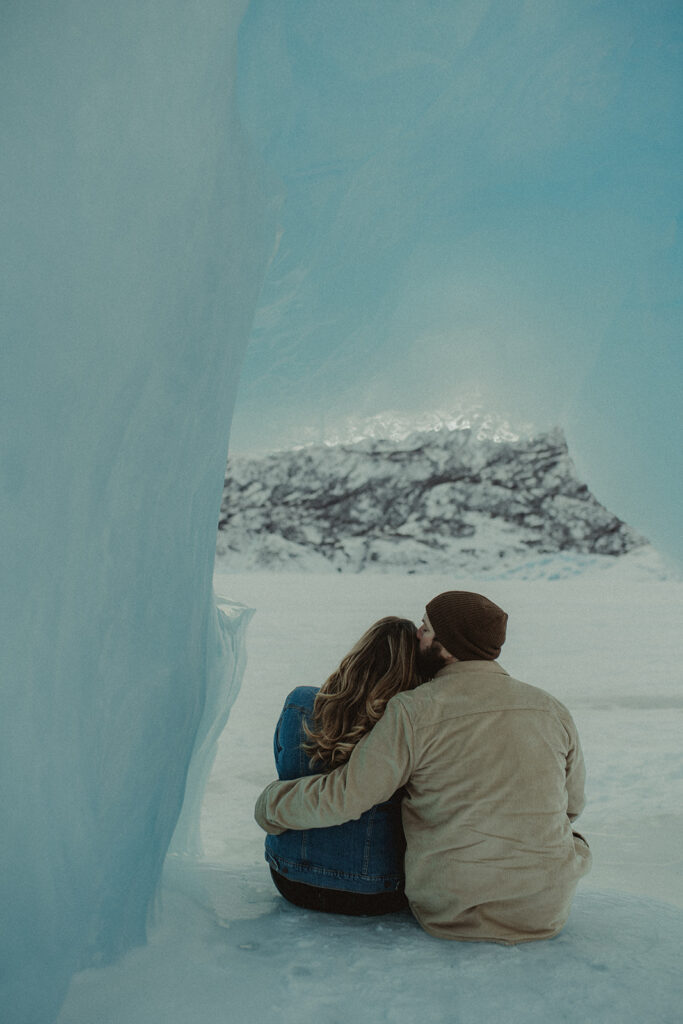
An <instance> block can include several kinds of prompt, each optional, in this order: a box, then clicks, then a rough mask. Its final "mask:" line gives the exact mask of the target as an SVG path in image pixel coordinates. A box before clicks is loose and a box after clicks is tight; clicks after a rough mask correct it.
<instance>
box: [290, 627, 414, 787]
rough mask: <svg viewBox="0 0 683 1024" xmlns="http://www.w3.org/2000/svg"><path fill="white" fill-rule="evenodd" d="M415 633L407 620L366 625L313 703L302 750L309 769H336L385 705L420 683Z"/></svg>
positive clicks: (346, 759) (346, 758)
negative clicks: (308, 763)
mask: <svg viewBox="0 0 683 1024" xmlns="http://www.w3.org/2000/svg"><path fill="white" fill-rule="evenodd" d="M417 647H418V644H417V629H416V627H415V624H414V623H413V622H410V621H409V620H408V619H399V618H397V617H396V616H395V615H388V616H387V617H386V618H384V619H380V620H379V621H378V622H375V623H374V625H372V626H370V629H368V630H367V631H366V632H365V633H363V636H362V637H361V638H360V640H359V641H358V642H357V643H356V644H354V646H353V647H352V648H351V650H350V651H349V653H348V654H347V655H346V657H344V658H343V659H342V661H341V664H340V665H339V668H337V669H336V670H335V671H334V672H333V673H332V675H331V676H330V677H329V678H328V679H327V680H326V681H325V682H324V683H323V685H322V686H321V687H320V690H319V691H318V694H317V695H316V698H315V702H314V704H313V720H312V727H309V726H308V725H306V724H304V730H305V732H306V735H307V736H308V742H307V743H304V744H303V749H304V750H305V751H306V753H307V754H309V755H310V764H311V767H312V768H313V767H315V765H316V764H318V763H321V764H322V765H323V766H324V768H330V769H332V768H337V767H338V766H339V765H341V764H344V763H345V762H346V761H348V759H349V757H350V756H351V751H352V750H353V748H354V747H355V745H356V743H358V740H359V739H361V737H363V736H365V734H366V733H367V732H370V730H371V729H372V727H373V725H375V723H376V722H378V721H379V720H380V718H381V717H382V715H383V714H384V709H385V708H386V706H387V703H388V701H389V700H390V698H391V697H393V696H394V694H396V693H400V692H401V691H402V690H410V689H412V688H413V687H414V686H416V685H417V683H418V678H417V670H416V656H417Z"/></svg>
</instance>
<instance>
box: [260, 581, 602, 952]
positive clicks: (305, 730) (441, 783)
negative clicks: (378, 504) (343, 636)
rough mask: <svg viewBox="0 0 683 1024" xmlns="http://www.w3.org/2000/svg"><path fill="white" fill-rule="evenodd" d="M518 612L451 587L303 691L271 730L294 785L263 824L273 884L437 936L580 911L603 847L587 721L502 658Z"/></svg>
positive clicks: (540, 932)
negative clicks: (595, 853)
mask: <svg viewBox="0 0 683 1024" xmlns="http://www.w3.org/2000/svg"><path fill="white" fill-rule="evenodd" d="M506 625H507V615H506V613H505V612H504V611H503V610H502V609H501V608H499V607H498V606H497V605H496V604H494V603H493V602H492V601H489V600H488V599H487V598H485V597H483V596H481V595H480V594H472V593H469V592H467V591H457V590H451V591H447V592H446V593H443V594H439V595H438V596H437V597H435V598H433V600H431V601H430V602H429V603H428V604H427V607H426V610H425V614H424V617H423V619H422V625H421V626H420V628H419V629H417V630H416V628H415V626H414V624H413V623H412V622H409V621H407V620H406V619H399V618H395V617H389V618H385V619H380V621H379V622H376V623H375V624H374V626H372V627H371V628H370V629H369V630H368V631H367V632H366V633H365V634H364V635H363V636H362V637H361V639H360V640H359V641H358V643H357V644H356V645H355V647H354V648H353V649H352V650H351V651H350V652H349V654H348V655H347V656H346V657H345V658H344V659H343V660H342V662H341V664H340V666H339V668H338V669H337V670H336V671H335V672H334V673H333V674H332V675H331V676H330V677H329V679H328V680H327V682H326V683H325V684H324V685H323V686H322V687H321V688H320V690H317V691H316V689H315V688H313V687H307V686H300V687H297V689H295V690H294V691H292V693H291V694H290V695H289V697H288V698H287V701H286V703H285V707H284V710H283V712H282V715H281V717H280V721H279V722H278V726H277V729H276V733H275V760H276V765H277V770H278V775H279V777H280V780H281V781H279V782H273V783H271V784H270V785H269V786H267V787H266V789H265V790H264V791H263V793H262V794H261V796H260V797H259V799H258V802H257V804H256V812H255V814H256V820H257V822H258V823H259V825H260V826H261V828H263V829H264V831H266V832H268V833H269V835H268V837H267V839H266V859H267V860H268V862H269V863H270V866H271V872H272V875H273V880H274V882H275V885H276V886H277V888H278V889H279V891H280V892H281V893H282V895H283V896H285V898H286V899H288V900H290V901H291V902H292V903H296V904H297V905H299V906H303V907H309V908H313V909H317V910H326V911H330V912H333V913H347V914H384V913H389V912H392V911H396V910H401V909H402V908H403V907H405V906H409V907H410V910H411V911H412V913H413V914H414V915H415V917H416V918H417V920H418V922H419V923H420V924H421V925H422V927H423V928H424V929H425V930H426V931H427V932H429V933H430V934H431V935H435V936H437V937H439V938H444V939H460V940H474V941H477V940H478V941H489V942H503V943H516V942H524V941H529V940H532V939H544V938H549V937H551V936H553V935H555V934H557V932H559V931H560V929H561V928H562V926H563V925H564V924H565V922H566V920H567V917H568V915H569V909H570V905H571V899H572V896H573V893H574V890H575V888H576V884H577V882H578V880H579V878H580V877H581V876H582V875H584V874H586V872H587V871H588V870H589V868H590V861H591V854H590V851H589V849H588V845H587V844H586V842H585V840H584V839H583V838H582V837H581V836H580V835H579V834H578V833H575V832H573V831H572V826H571V823H572V822H573V821H574V819H575V818H576V817H577V816H578V814H579V813H580V812H581V810H582V808H583V806H584V782H585V769H584V762H583V756H582V753H581V747H580V744H579V737H578V734H577V731H576V726H575V725H574V722H573V720H572V717H571V715H570V714H569V712H568V711H567V709H566V708H565V707H564V706H563V705H562V704H560V702H559V701H557V700H555V698H553V697H551V696H550V694H548V693H545V692H544V691H543V690H539V689H537V688H536V687H533V686H528V685H527V684H525V683H522V682H520V681H519V680H517V679H513V678H512V677H511V676H509V675H508V674H507V672H506V671H505V669H503V668H502V667H501V666H500V665H499V664H498V662H497V661H496V660H495V659H496V658H497V657H498V655H499V654H500V649H501V647H502V645H503V643H504V642H505V632H506Z"/></svg>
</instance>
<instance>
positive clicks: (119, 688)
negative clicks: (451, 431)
mask: <svg viewBox="0 0 683 1024" xmlns="http://www.w3.org/2000/svg"><path fill="white" fill-rule="evenodd" d="M244 7H245V3H244V2H242V0H239V2H231V3H225V2H224V0H202V2H201V3H186V2H185V0H183V2H181V0H142V2H141V0H112V2H111V3H107V4H90V3H86V2H76V0H65V2H64V3H59V4H54V3H48V2H47V0H35V2H31V3H28V4H11V5H7V6H6V9H3V16H2V22H3V23H2V32H1V33H0V92H1V93H2V97H3V104H2V115H1V118H2V125H1V130H2V139H3V144H2V149H1V151H0V190H1V192H2V219H3V224H2V236H3V250H2V257H3V262H2V272H1V273H0V282H1V284H0V287H1V288H2V300H1V305H2V310H3V325H2V370H1V373H0V381H1V383H0V389H1V404H0V416H1V425H2V439H3V447H2V489H1V499H0V500H1V502H2V523H3V537H2V568H1V572H0V578H1V579H2V616H1V619H2V631H3V632H2V645H1V646H0V650H1V654H0V658H1V668H0V671H1V676H2V698H1V707H0V721H1V722H2V736H1V739H0V762H1V765H0V804H1V806H2V808H3V826H2V838H1V840H0V851H1V852H0V857H1V861H0V906H1V907H2V929H1V932H0V963H1V964H2V982H3V991H2V1002H1V1004H0V1019H2V1020H3V1021H6V1022H7V1024H37V1022H43V1021H49V1020H52V1019H54V1016H55V1014H56V1011H57V1009H58V1007H59V1004H60V1002H61V999H62V997H63V993H64V991H65V988H66V985H67V983H68V979H69V977H70V975H71V973H72V971H73V970H74V969H76V968H78V967H83V966H87V965H88V964H91V963H103V962H106V961H108V960H110V959H111V958H112V957H114V956H116V955H117V954H118V953H120V952H122V951H124V950H126V949H128V948H130V947H131V946H132V945H134V944H137V943H140V942H142V941H143V940H144V937H145V929H146V922H147V918H148V911H149V908H150V904H151V901H152V899H153V897H154V894H155V890H156V887H157V883H158V880H159V877H160V872H161V867H162V864H163V860H164V856H165V854H166V850H167V847H168V845H169V842H170V840H171V836H172V833H173V830H174V827H175V825H176V821H177V819H178V815H179V812H180V808H181V804H182V801H183V795H184V792H185V786H186V779H187V775H188V766H189V763H190V758H191V755H192V752H193V748H194V747H195V745H196V744H197V743H199V744H201V746H202V753H201V756H200V757H199V758H198V760H197V762H196V765H195V766H194V767H193V772H192V776H191V778H190V783H191V785H190V790H191V789H192V788H193V787H194V788H197V787H199V786H200V784H201V780H202V778H203V776H204V775H205V774H206V762H207V757H208V756H209V755H208V752H207V744H208V745H209V746H210V743H211V738H212V736H214V738H215V734H214V732H213V730H214V729H215V726H216V723H220V721H221V717H220V716H221V715H223V720H224V717H225V708H226V705H227V703H228V701H229V699H230V692H231V691H232V695H233V696H234V691H235V688H236V686H237V684H238V681H239V669H240V655H239V644H240V637H241V634H242V632H243V628H244V624H245V622H246V619H247V618H248V612H247V611H246V610H245V609H241V610H240V609H239V608H235V607H234V606H230V605H226V606H225V607H223V608H220V609H219V608H217V607H216V606H215V603H214V599H213V591H212V570H213V559H214V545H215V530H216V521H217V518H218V509H219V505H220V500H221V487H222V480H223V467H224V465H225V458H226V452H227V449H228V434H229V430H230V421H231V415H232V407H233V402H234V397H235V390H236V386H237V379H238V372H239V367H240V363H241V359H242V356H243V351H244V348H245V345H246V342H247V337H248V333H249V329H250V324H251V320H252V317H253V311H254V308H255V304H256V297H257V293H258V290H259V287H260V283H261V280H262V276H263V271H264V267H265V262H266V259H267V257H268V254H269V250H270V248H271V247H272V238H273V237H274V235H273V232H272V226H271V225H270V224H269V220H268V216H267V214H265V213H264V210H265V209H266V205H265V203H264V198H263V194H262V191H261V188H260V186H259V185H258V178H259V175H258V174H257V173H256V172H255V169H254V167H253V161H252V159H251V157H250V156H249V152H248V148H247V146H246V144H245V141H244V139H243V136H242V131H241V128H240V125H239V123H238V121H237V118H236V114H235V105H234V102H233V81H234V73H235V42H236V34H237V28H238V23H239V20H240V17H241V15H242V13H243V9H244ZM188 799H189V805H188V811H187V817H186V819H185V820H184V823H181V831H180V832H179V836H178V840H177V846H178V849H181V850H187V849H188V848H189V847H190V846H191V842H192V841H191V838H190V836H191V832H192V829H191V825H190V821H191V819H192V814H193V811H192V805H193V802H194V803H195V804H196V800H195V799H194V796H193V793H192V792H189V794H188Z"/></svg>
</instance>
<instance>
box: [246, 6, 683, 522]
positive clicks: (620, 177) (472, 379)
mask: <svg viewBox="0 0 683 1024" xmlns="http://www.w3.org/2000/svg"><path fill="white" fill-rule="evenodd" d="M682 40H683V6H681V4H680V3H679V2H677V0H676V2H655V3H644V2H629V0H619V2H618V3H617V2H604V0H602V2H601V0H597V2H587V0H557V2H553V0H537V2H532V0H529V2H515V0H500V2H496V0H492V2H486V0H458V2H457V3H453V2H452V0H447V2H442V3H440V2H423V3H420V4H416V3H415V2H414V0H375V2H373V3H372V4H368V3H367V0H348V2H346V3H344V4H339V3H337V2H332V0H252V3H251V5H250V8H249V11H248V13H247V17H246V20H245V22H244V24H243V27H242V33H241V49H240V60H241V64H240V68H241V70H240V79H239V86H240V101H241V109H242V114H243V118H244V120H245V122H246V124H247V126H248V128H249V130H250V132H251V134H252V137H253V139H254V142H255V145H256V147H257V148H258V149H259V151H260V152H261V153H262V155H263V159H264V162H265V164H266V166H267V169H268V174H269V175H270V176H271V193H272V196H273V202H274V203H278V204H281V205H280V213H279V219H280V228H281V233H280V236H279V245H278V248H277V252H276V254H275V257H274V259H273V262H272V264H271V267H270V271H269V274H268V277H267V279H266V284H265V287H264V290H263V294H262V299H261V305H260V309H259V312H258V315H257V320H256V324H255V329H254V332H253V336H252V341H251V344H250V347H249V350H248V353H247V357H246V360H245V364H244V368H243V377H242V383H241V386H240V394H239V397H238V403H237V410H236V416H235V421H234V428H233V447H234V448H235V449H248V448H252V447H254V448H257V447H262V446H269V445H273V446H276V445H278V444H282V443H286V442H287V441H290V440H297V439H302V438H305V437H312V436H316V434H320V432H324V431H325V430H329V429H330V427H331V426H333V425H334V424H335V422H337V421H338V420H339V419H340V418H342V417H344V416H346V415H349V414H352V413H354V414H357V413H362V414H372V413H374V412H377V411H378V410H381V409H386V408H401V409H404V410H415V411H418V410H423V409H428V408H434V407H441V408H448V407H449V406H452V405H454V404H456V403H457V402H458V400H462V399H465V400H467V399H468V398H469V396H472V395H477V396H479V397H480V398H481V399H483V401H484V403H485V404H489V405H490V406H491V407H492V408H493V409H495V410H497V411H499V412H501V413H502V414H505V415H507V416H509V417H510V418H511V419H512V421H513V422H514V421H524V422H528V421H530V420H531V421H533V422H535V423H537V424H539V425H541V426H542V425H545V424H550V423H556V422H560V423H562V424H563V425H564V426H565V428H566V429H567V430H568V433H569V435H570V440H571V439H572V438H575V440H576V441H577V443H580V448H581V450H580V452H579V453H578V455H579V462H580V463H582V462H583V463H584V465H585V469H586V472H587V473H589V474H590V473H592V474H593V478H594V479H598V481H603V480H605V481H607V479H608V476H609V474H610V472H611V467H613V466H614V462H615V455H614V447H613V446H614V444H615V443H616V442H617V440H618V439H619V438H623V437H624V436H625V435H626V440H627V444H628V447H629V450H630V451H632V453H633V464H634V467H637V472H638V473H644V474H646V475H647V473H650V474H651V473H652V472H653V466H652V455H653V451H654V449H655V448H658V447H660V448H661V445H664V446H665V447H666V446H667V445H669V446H670V448H669V451H668V453H667V452H666V451H664V452H662V451H661V450H660V451H659V452H658V453H657V457H656V459H655V462H657V459H659V460H660V461H661V460H662V459H665V460H667V462H668V460H669V459H670V458H671V457H675V456H676V455H677V452H678V442H677V440H676V438H677V436H679V435H678V431H679V429H680V428H679V425H678V424H679V419H680V416H679V408H680V404H681V403H680V384H679V387H674V386H673V385H674V382H675V381H676V379H678V381H679V382H680V379H681V378H680V371H681V341H680V334H681V331H680V328H681V298H682V294H681V293H682V291H683V288H682V280H683V277H682V273H681V271H682V266H683V261H682V259H681V255H682V250H681V194H682V192H681V184H682V178H683V173H682V169H683V144H682V143H683V131H682V129H681V124H682V123H683V111H682V106H683V104H682V103H681V99H682V92H683V74H682V71H681V69H682V67H683V48H682V46H681V42H682ZM597 433H602V434H604V435H605V436H608V437H610V440H609V441H608V443H607V444H606V446H602V445H601V444H596V443H595V436H596V434H597ZM603 447H604V450H603ZM657 473H658V474H659V475H658V476H657V479H652V480H650V481H648V487H649V488H653V487H654V488H655V493H656V492H657V490H659V491H661V488H662V487H663V486H664V481H665V480H666V479H667V477H668V478H669V479H670V478H671V477H673V476H674V473H673V470H672V468H671V467H669V468H667V464H666V463H665V462H663V463H661V465H660V467H659V469H658V470H657ZM619 475H620V471H617V472H616V477H619ZM679 475H680V474H679ZM642 479H643V481H644V482H645V477H643V478H642ZM613 483H614V493H615V494H616V495H620V494H621V491H624V490H625V492H626V493H625V495H624V496H623V497H624V499H625V500H626V505H629V502H631V498H632V499H633V500H634V501H635V500H636V499H637V495H636V493H635V492H634V491H633V481H632V480H629V481H626V483H625V484H624V482H623V481H622V483H621V484H620V483H619V480H617V479H615V480H614V482H613ZM608 491H609V488H608ZM610 493H611V492H610ZM648 493H652V492H651V491H649V492H648ZM598 494H599V488H598ZM629 494H630V495H631V498H630V497H629ZM599 496H600V494H599ZM608 496H609V494H607V495H606V498H607V497H608ZM620 500H622V499H621V498H620Z"/></svg>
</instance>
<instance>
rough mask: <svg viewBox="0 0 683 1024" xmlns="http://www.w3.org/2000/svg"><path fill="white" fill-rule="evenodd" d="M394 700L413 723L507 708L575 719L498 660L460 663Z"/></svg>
mask: <svg viewBox="0 0 683 1024" xmlns="http://www.w3.org/2000/svg"><path fill="white" fill-rule="evenodd" d="M394 703H395V704H396V706H397V708H398V707H399V706H400V707H401V708H402V710H403V711H404V713H405V714H407V715H408V717H409V718H410V719H411V720H412V721H413V723H416V722H417V721H418V720H424V719H430V720H432V719H434V718H438V717H439V716H446V717H451V716H460V715H469V714H475V713H482V712H485V711H487V710H490V711H494V710H496V711H500V710H504V709H505V708H506V707H509V708H510V709H512V708H516V709H528V710H537V711H547V712H551V713H555V714H556V715H558V717H560V718H562V719H563V720H564V721H571V715H570V713H569V711H568V710H567V708H566V707H565V706H564V704H562V703H561V701H559V700H558V699H557V698H556V697H554V696H553V695H552V694H551V693H549V692H548V691H547V690H543V689H541V688H540V687H539V686H534V685H532V684H531V683H526V682H524V681H523V680H521V679H517V678H516V677H514V676H511V675H510V674H509V673H508V672H507V671H506V670H505V669H503V668H502V666H500V665H499V664H498V663H497V662H495V663H492V662H487V663H482V662H472V663H470V662H459V663H458V668H454V669H452V670H451V671H450V672H449V671H446V672H444V673H442V674H439V675H437V676H436V677H435V678H434V679H432V680H430V681H429V682H427V683H423V684H422V685H421V686H417V687H415V689H414V690H405V691H403V693H400V694H397V695H396V696H395V697H393V698H392V700H391V701H390V704H394Z"/></svg>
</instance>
